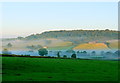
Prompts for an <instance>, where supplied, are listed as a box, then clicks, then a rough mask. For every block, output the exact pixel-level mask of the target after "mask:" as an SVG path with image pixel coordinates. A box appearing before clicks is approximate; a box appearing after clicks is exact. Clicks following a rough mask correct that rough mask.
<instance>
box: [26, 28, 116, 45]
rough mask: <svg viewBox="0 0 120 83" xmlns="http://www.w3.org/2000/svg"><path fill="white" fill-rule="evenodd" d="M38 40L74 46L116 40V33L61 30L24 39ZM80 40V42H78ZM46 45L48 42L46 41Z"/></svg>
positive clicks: (110, 31)
mask: <svg viewBox="0 0 120 83" xmlns="http://www.w3.org/2000/svg"><path fill="white" fill-rule="evenodd" d="M40 38H58V39H63V40H66V41H72V42H74V43H75V44H77V43H80V42H81V41H82V43H83V42H89V41H95V40H98V41H104V39H106V40H109V39H118V31H112V30H108V29H106V30H62V31H48V32H44V33H42V34H32V35H30V36H27V37H26V39H40ZM79 40H81V41H79ZM47 42H48V44H49V43H50V41H49V40H48V41H47Z"/></svg>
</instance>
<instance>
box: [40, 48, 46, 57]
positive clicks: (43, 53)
mask: <svg viewBox="0 0 120 83" xmlns="http://www.w3.org/2000/svg"><path fill="white" fill-rule="evenodd" d="M38 53H39V55H41V56H44V55H47V54H48V50H47V49H45V48H41V49H39V50H38Z"/></svg>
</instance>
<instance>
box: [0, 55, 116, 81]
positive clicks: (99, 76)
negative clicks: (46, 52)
mask: <svg viewBox="0 0 120 83" xmlns="http://www.w3.org/2000/svg"><path fill="white" fill-rule="evenodd" d="M2 66H3V67H2V68H3V71H2V74H3V81H117V80H118V79H117V78H118V61H99V60H78V59H49V58H29V57H2Z"/></svg>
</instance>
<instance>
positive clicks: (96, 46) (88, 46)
mask: <svg viewBox="0 0 120 83" xmlns="http://www.w3.org/2000/svg"><path fill="white" fill-rule="evenodd" d="M73 49H74V50H81V49H82V50H86V49H88V50H89V49H90V50H91V49H108V47H107V45H106V44H104V43H85V44H80V45H78V46H76V47H74V48H73Z"/></svg>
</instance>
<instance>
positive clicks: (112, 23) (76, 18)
mask: <svg viewBox="0 0 120 83" xmlns="http://www.w3.org/2000/svg"><path fill="white" fill-rule="evenodd" d="M2 14H3V18H2V19H3V20H2V38H16V37H18V36H22V37H25V36H28V35H31V34H37V33H38V34H40V33H42V32H45V31H53V30H77V29H78V30H80V29H83V30H105V29H110V30H118V22H117V21H118V3H117V2H5V3H2Z"/></svg>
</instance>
